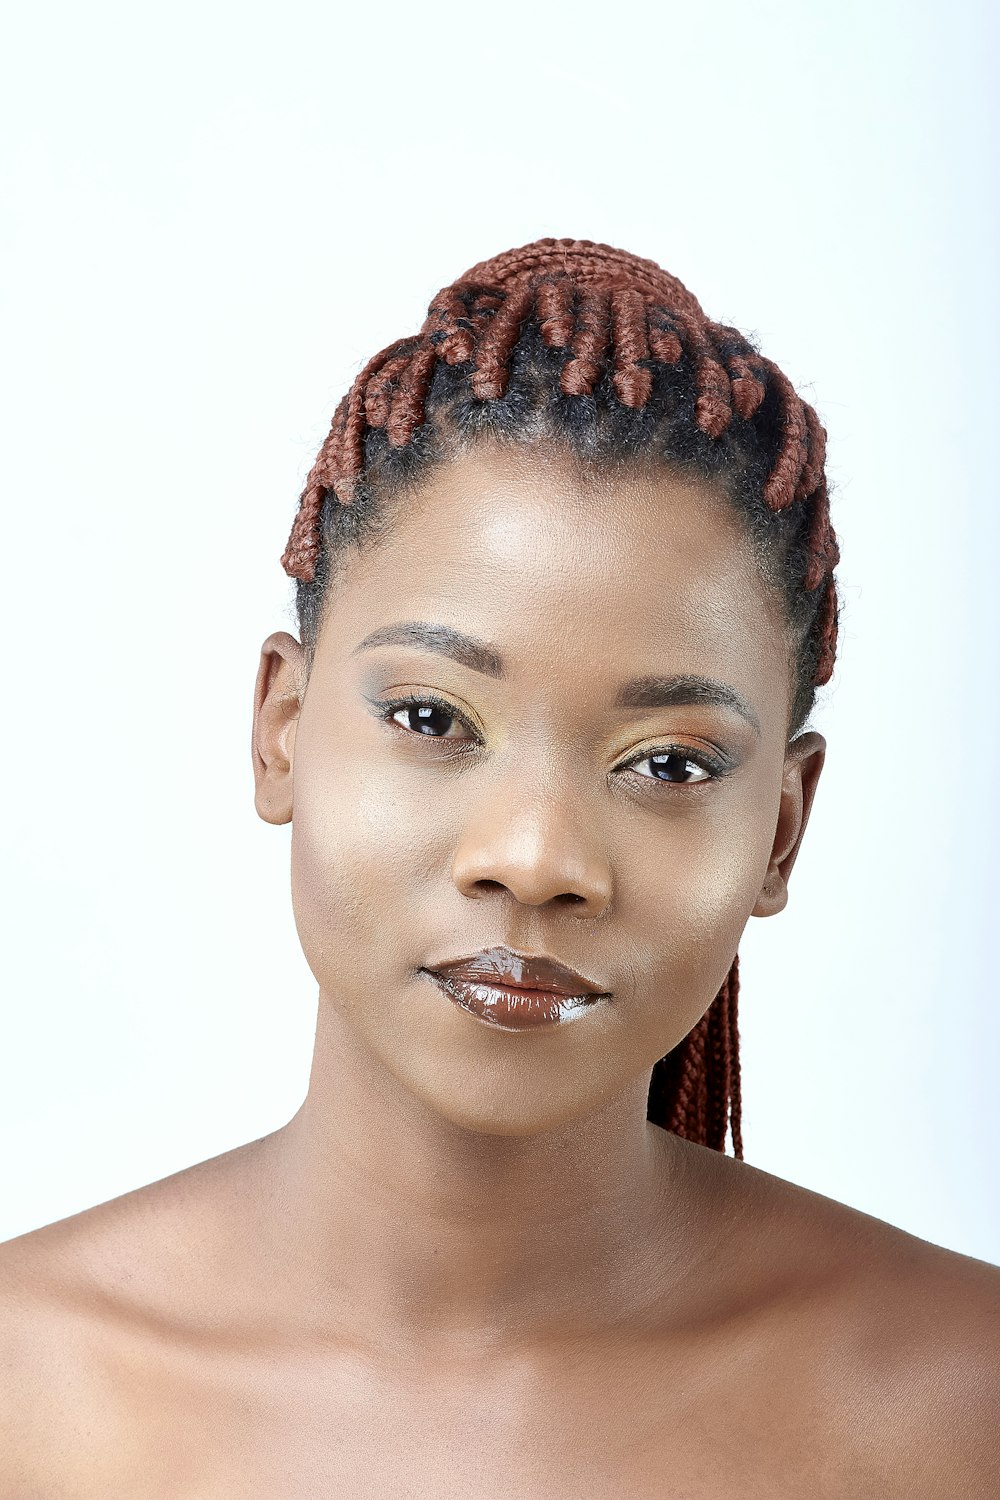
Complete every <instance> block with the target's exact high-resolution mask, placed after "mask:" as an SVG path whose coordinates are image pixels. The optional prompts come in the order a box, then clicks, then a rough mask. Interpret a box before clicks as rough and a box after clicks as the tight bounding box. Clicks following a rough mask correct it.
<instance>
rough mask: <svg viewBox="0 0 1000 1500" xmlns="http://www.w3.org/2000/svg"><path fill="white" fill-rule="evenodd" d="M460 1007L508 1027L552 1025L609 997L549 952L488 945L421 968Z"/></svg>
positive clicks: (582, 1012) (572, 1017) (505, 1027)
mask: <svg viewBox="0 0 1000 1500" xmlns="http://www.w3.org/2000/svg"><path fill="white" fill-rule="evenodd" d="M420 972H421V973H423V974H426V975H427V976H428V978H430V979H433V980H434V982H435V983H436V984H437V986H438V988H439V989H441V990H442V991H443V992H444V993H445V994H446V995H447V996H448V998H449V999H450V1000H452V1001H453V1002H454V1003H455V1004H456V1005H457V1006H459V1008H460V1009H462V1010H464V1011H467V1012H468V1013H469V1014H471V1015H474V1016H476V1017H477V1018H478V1019H479V1020H480V1021H485V1022H486V1024H487V1025H489V1026H496V1027H499V1028H500V1029H502V1030H504V1031H525V1030H532V1029H534V1028H536V1027H539V1026H553V1025H558V1024H560V1023H562V1022H566V1021H570V1020H575V1019H576V1018H577V1017H579V1016H582V1015H585V1014H586V1013H587V1011H588V1010H589V1009H591V1008H592V1007H593V1006H594V1005H595V1004H597V1002H598V1001H600V1000H608V999H610V998H611V992H610V991H609V990H603V989H601V987H600V986H599V985H597V984H595V983H594V982H593V981H592V980H589V979H586V978H585V977H584V976H583V975H582V974H578V973H577V972H576V970H575V969H570V968H568V967H567V966H566V965H565V964H561V963H558V962H557V960H555V959H554V958H550V957H549V956H548V955H546V954H527V953H517V952H515V950H514V949H512V948H507V947H496V948H488V949H484V950H482V951H481V952H479V953H475V954H472V955H471V956H469V957H467V958H460V959H455V960H452V961H449V962H446V963H442V964H437V965H435V966H434V967H433V968H430V967H427V968H423V969H421V971H420Z"/></svg>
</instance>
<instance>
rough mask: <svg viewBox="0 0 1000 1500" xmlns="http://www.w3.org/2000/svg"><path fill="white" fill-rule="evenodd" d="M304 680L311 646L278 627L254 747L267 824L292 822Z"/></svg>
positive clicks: (264, 651) (258, 800)
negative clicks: (293, 783) (297, 742)
mask: <svg viewBox="0 0 1000 1500" xmlns="http://www.w3.org/2000/svg"><path fill="white" fill-rule="evenodd" d="M304 681H305V648H304V647H303V645H302V644H301V642H300V641H297V640H296V639H295V637H294V636H292V635H289V634H288V632H287V631H285V630H278V631H275V632H274V633H273V634H272V635H269V636H268V638H267V640H266V641H265V642H264V644H263V646H262V647H261V652H260V665H259V667H258V669H257V681H256V684H255V686H254V701H253V735H252V739H251V747H250V748H251V754H252V756H253V774H254V784H255V788H256V791H255V795H254V805H255V806H256V808H257V812H258V814H259V815H260V817H261V818H263V820H264V822H265V823H290V822H291V821H292V781H293V775H292V767H293V762H294V749H295V730H296V726H297V724H298V718H299V713H300V711H301V708H302V696H303V692H304Z"/></svg>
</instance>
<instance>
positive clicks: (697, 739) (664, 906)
mask: <svg viewBox="0 0 1000 1500" xmlns="http://www.w3.org/2000/svg"><path fill="white" fill-rule="evenodd" d="M410 620H419V621H425V622H435V623H441V624H446V625H449V626H451V627H453V628H455V629H457V630H460V631H463V632H466V633H468V634H472V635H475V636H477V637H479V638H481V639H483V640H485V641H488V642H490V643H491V644H492V646H493V647H494V648H495V650H496V651H497V652H499V653H500V654H501V655H502V657H503V659H504V662H505V666H506V671H505V675H504V676H503V677H502V678H500V677H497V676H491V675H488V674H485V673H483V672H480V671H476V670H474V669H473V668H472V667H471V666H470V665H469V664H468V663H467V662H466V663H463V662H460V661H457V660H455V659H454V658H453V657H450V656H446V655H443V654H440V653H437V652H432V651H429V650H427V649H426V648H422V647H421V648H418V647H416V646H414V645H399V644H396V645H379V646H376V647H374V648H372V649H363V650H359V649H357V648H358V647H359V645H360V643H361V642H362V641H363V640H364V639H365V637H367V636H368V635H369V634H370V633H371V632H372V631H374V630H377V629H379V628H380V627H383V626H386V625H388V624H390V623H392V622H396V621H410ZM788 651H789V643H788V640H787V636H786V631H785V626H784V622H783V617H782V613H781V607H780V604H779V601H778V600H777V599H776V598H775V597H774V596H773V595H772V594H771V592H770V591H769V589H768V588H767V587H766V586H765V584H764V583H763V580H762V578H761V576H760V573H759V571H758V569H757V566H756V564H755V562H754V560H753V557H752V554H751V552H750V549H749V546H748V544H747V542H746V538H745V536H744V533H743V530H742V523H741V521H740V519H739V517H738V515H736V514H735V513H734V512H733V511H732V510H731V508H730V507H729V506H728V504H727V503H726V501H725V500H724V499H723V498H722V497H721V496H720V495H718V494H716V493H715V492H714V491H713V490H712V489H711V488H710V487H709V486H708V485H706V484H704V483H700V482H695V481H692V480H687V479H684V480H681V479H679V478H677V477H676V476H674V475H671V474H668V473H666V472H664V471H663V470H652V469H648V468H646V469H642V468H635V469H631V470H629V471H627V472H616V473H615V474H608V473H602V472H600V471H597V470H589V469H587V468H585V467H583V466H581V465H580V464H579V463H578V462H577V461H575V460H573V459H571V458H568V457H566V456H563V455H560V454H558V453H555V452H553V451H552V450H550V449H545V448H529V447H525V448H521V449H516V450H510V449H506V450H504V449H499V448H495V447H492V446H489V445H483V446H481V447H477V448H476V449H475V450H473V451H472V452H471V453H470V454H468V455H466V456H465V457H464V458H462V459H460V460H457V461H455V462H453V463H451V464H449V465H447V466H446V467H444V468H442V469H440V470H438V471H436V472H434V473H433V474H432V475H431V476H430V477H429V478H428V479H427V480H426V482H425V483H424V484H423V485H422V487H421V489H420V491H419V493H417V494H416V495H415V496H414V497H413V498H412V499H411V500H409V501H408V502H407V504H406V506H405V507H404V508H403V509H402V510H401V511H400V513H399V516H398V517H397V519H396V521H395V523H394V525H393V526H392V528H391V529H390V531H389V532H388V534H387V535H386V536H385V537H383V538H382V539H381V541H380V542H379V544H378V546H377V547H375V548H374V549H372V550H370V551H368V552H366V553H364V554H362V555H360V556H354V557H352V558H351V560H350V562H349V565H348V567H347V570H346V573H345V574H344V576H343V578H342V579H340V580H339V581H338V582H337V584H336V586H335V588H334V589H333V592H332V594H331V598H330V602H329V610H328V612H327V615H326V617H325V619H324V622H323V626H322V629H321V632H320V636H319V639H318V643H317V649H316V655H315V661H314V663H313V666H312V670H311V673H310V672H308V671H307V662H306V656H305V652H304V649H303V647H302V645H301V643H300V642H299V641H297V640H296V639H295V638H294V637H293V636H291V635H290V634H288V633H287V632H284V631H279V632H276V633H275V634H273V635H271V636H269V637H268V639H267V640H266V641H265V642H264V644H263V647H262V651H261V659H260V667H259V671H258V676H257V682H256V689H255V696H254V715H253V757H254V771H255V777H256V807H257V811H258V813H259V815H260V816H261V818H263V819H264V820H265V821H266V822H269V823H274V824H284V823H288V822H291V824H292V842H291V862H292V899H293V905H294V912H295V920H296V925H297V929H298V933H299V936H300V939H301V942H302V947H303V951H304V953H305V956H306V959H307V960H308V963H309V965H310V968H311V970H312V972H313V974H314V976H315V978H316V981H317V984H318V987H319V1011H318V1024H317V1031H316V1044H315V1051H314V1057H313V1063H312V1070H311V1075H310V1080H309V1088H308V1093H307V1096H306V1098H305V1100H304V1102H303V1104H302V1106H301V1108H300V1109H299V1110H298V1112H297V1113H296V1115H295V1116H294V1117H293V1118H292V1119H291V1120H290V1121H289V1122H288V1124H286V1125H285V1126H284V1127H282V1128H281V1129H279V1130H277V1131H275V1132H273V1133H272V1134H271V1135H269V1136H266V1137H264V1138H263V1139H261V1140H259V1141H254V1142H251V1143H249V1144H248V1145H247V1146H244V1147H241V1148H239V1149H238V1150H236V1151H233V1152H228V1153H225V1154H224V1155H223V1156H220V1157H216V1158H213V1159H211V1160H210V1161H208V1162H203V1163H200V1164H198V1165H197V1166H196V1167H192V1168H189V1169H187V1170H186V1171H184V1172H181V1173H177V1174H175V1175H174V1176H173V1177H170V1178H166V1179H164V1180H163V1181H161V1182H159V1183H154V1184H151V1185H150V1186H149V1187H145V1188H142V1189H139V1190H137V1191H136V1192H134V1193H130V1194H126V1195H124V1196H123V1197H122V1198H119V1199H115V1200H112V1202H111V1203H109V1204H103V1205H99V1206H98V1207H97V1208H95V1209H91V1210H88V1211H87V1212H86V1213H84V1214H80V1215H75V1216H73V1218H71V1219H67V1220H63V1221H60V1222H59V1223H58V1224H56V1225H51V1226H47V1227H46V1228H45V1229H42V1230H38V1231H34V1232H33V1233H32V1234H29V1235H25V1236H22V1237H21V1238H20V1239H19V1240H16V1241H11V1242H9V1243H8V1244H7V1245H6V1246H0V1277H2V1278H3V1281H4V1285H5V1288H6V1292H7V1296H6V1301H5V1303H4V1307H5V1309H6V1310H5V1312H4V1315H3V1316H4V1325H3V1331H4V1347H5V1348H6V1350H7V1351H8V1359H7V1363H6V1370H7V1373H6V1375H5V1376H4V1377H3V1385H2V1389H3V1393H4V1395H5V1401H4V1410H5V1412H6V1417H5V1420H6V1431H7V1444H6V1448H5V1449H3V1451H5V1452H6V1454H7V1457H6V1459H4V1460H0V1465H2V1464H3V1463H4V1462H5V1463H6V1464H7V1470H6V1473H5V1472H4V1470H3V1468H2V1467H0V1478H5V1480H6V1484H5V1485H4V1486H0V1492H2V1493H3V1494H7V1493H11V1494H17V1495H18V1496H21V1495H24V1496H35V1495H37V1496H45V1497H49V1496H53V1497H55V1496H63V1495H66V1496H69V1495H73V1496H90V1495H94V1496H97V1495H101V1496H106V1495H108V1494H111V1493H114V1494H124V1493H132V1492H133V1491H132V1490H130V1489H129V1487H128V1486H129V1483H130V1482H132V1483H134V1476H135V1475H136V1474H141V1475H142V1487H141V1493H142V1494H143V1495H146V1494H148V1495H151V1496H153V1495H155V1496H160V1495H163V1496H167V1495H169V1496H174V1495H178V1496H179V1495H184V1496H201V1495H205V1496H216V1497H217V1496H223V1495H234V1496H236V1495H240V1496H245V1495H250V1494H253V1495H258V1494H259V1495H261V1496H264V1495H266V1496H269V1497H277V1496H281V1497H286V1496H287V1497H291V1496H300V1495H301V1496H306V1495H314V1494H318V1493H323V1494H327V1493H336V1494H344V1495H352V1496H353V1495H389V1494H392V1495H406V1496H414V1497H416V1496H424V1495H428V1496H430V1495H434V1496H439V1495H452V1494H454V1495H461V1496H463V1497H476V1496H481V1497H483V1500H487V1497H499V1496H510V1495H514V1494H516V1495H518V1496H519V1497H525V1500H533V1497H536V1496H537V1497H542V1496H545V1497H549V1500H551V1497H555V1496H562V1495H565V1496H567V1497H568V1496H574V1497H579V1496H581V1495H586V1496H594V1497H604V1496H607V1497H611V1496H621V1495H625V1494H628V1495H635V1496H678V1497H680V1496H684V1497H687V1500H695V1497H704V1500H707V1497H715V1496H726V1497H730V1500H731V1497H732V1496H733V1495H734V1494H740V1495H741V1496H751V1495H760V1496H762V1497H763V1496H767V1497H769V1500H775V1497H781V1496H786V1495H787V1496H796V1497H801V1496H803V1495H809V1496H845V1497H847V1496H850V1497H857V1496H861V1495H869V1494H871V1495H878V1496H879V1497H883V1496H887V1497H891V1496H896V1495H899V1496H904V1495H905V1496H906V1497H907V1500H914V1497H918V1496H927V1497H931V1496H933V1497H941V1496H944V1495H958V1494H961V1495H962V1496H963V1497H969V1500H974V1497H978V1496H982V1497H986V1496H987V1495H989V1494H992V1493H993V1492H994V1491H993V1489H992V1488H991V1485H992V1484H993V1476H994V1472H995V1465H996V1463H997V1459H998V1457H1000V1455H998V1453H997V1450H996V1445H995V1440H994V1439H993V1437H992V1431H993V1423H992V1420H991V1417H992V1415H993V1413H994V1408H995V1402H996V1395H997V1386H996V1376H995V1368H996V1354H997V1334H996V1323H997V1317H998V1307H1000V1272H998V1271H997V1270H996V1268H994V1267H990V1266H987V1265H985V1264H984V1263H982V1262H979V1261H974V1260H972V1259H971V1258H969V1257H965V1256H959V1255H955V1254H953V1253H952V1252H949V1251H945V1250H942V1249H939V1248H938V1247H935V1246H932V1245H929V1244H927V1243H926V1242H924V1241H921V1240H918V1239H916V1238H914V1237H913V1236H910V1235H907V1234H905V1233H904V1232H902V1231H900V1230H897V1229H894V1228H892V1227H891V1226H888V1225H885V1224H882V1223H881V1222H880V1221H878V1220H875V1219H872V1218H870V1217H869V1216H867V1215H863V1214H859V1213H857V1212H855V1211H854V1210H851V1209H849V1208H847V1207H845V1206H844V1205H841V1204H836V1203H834V1202H832V1201H831V1200H829V1199H826V1198H823V1197H821V1196H820V1195H818V1194H813V1193H810V1192H807V1191H806V1190H804V1189H802V1188H798V1187H794V1186H793V1185H791V1184H788V1183H784V1182H782V1181H781V1180H780V1179H778V1178H775V1177H772V1176H771V1175H769V1174H768V1173H765V1172H761V1171H759V1170H758V1169H756V1168H754V1167H752V1166H750V1165H749V1164H747V1163H742V1162H737V1161H735V1160H734V1159H733V1158H731V1157H728V1156H723V1155H721V1154H720V1153H717V1152H714V1151H711V1150H708V1149H707V1148H704V1147H701V1146H698V1145H695V1144H693V1143H690V1142H685V1141H682V1140H680V1139H679V1138H678V1137H676V1136H673V1135H671V1134H669V1133H668V1132H666V1131H664V1130H662V1129H660V1128H659V1127H657V1126H655V1125H652V1124H650V1123H649V1122H648V1121H647V1120H646V1096H647V1091H648V1086H649V1077H650V1071H651V1069H652V1067H653V1064H654V1063H655V1062H656V1060H657V1059H658V1058H660V1057H662V1056H663V1055H664V1054H665V1053H666V1052H668V1051H669V1050H670V1049H671V1048H672V1047H673V1046H675V1045H676V1044H677V1042H679V1041H680V1040H681V1038H682V1037H683V1036H684V1035H686V1033H687V1032H688V1031H689V1030H690V1028H691V1027H692V1026H693V1025H694V1024H695V1022H696V1021H697V1020H698V1018H699V1017H700V1016H701V1015H702V1014H703V1013H704V1011H705V1010H706V1008H707V1007H708V1005H709V1004H710V1002H711V1000H712V999H713V998H714V996H715V994H716V993H717V991H718V989H719V987H720V985H721V983H722V981H723V979H724V977H725V975H726V973H727V971H728V969H729V967H730V964H731V962H732V959H733V956H734V954H735V953H736V951H737V947H738V944H739V940H740V936H741V934H742V932H743V930H744V928H745V926H746V924H747V921H748V919H749V918H750V917H751V916H756V917H768V916H773V915H775V914H776V913H778V912H780V911H781V910H782V909H783V908H784V906H785V904H786V902H787V899H788V881H789V876H790V873H791V870H792V867H793V864H794V862H795V859H796V856H797V853H798V849H799V847H800V843H801V839H802V836H803V833H804V831H805V828H806V825H807V822H808V817H809V812H810V808H811V806H812V803H813V798H814V796H815V792H816V788H817V784H818V781H819V777H820V773H821V771H822V767H823V762H824V757H825V752H826V743H825V740H824V738H823V736H822V735H820V734H818V733H815V732H812V731H810V732H807V733H805V734H802V735H800V736H799V737H797V738H796V739H795V740H794V741H793V742H792V743H791V744H789V743H788V739H787V728H788V712H789V703H790V697H791V676H790V672H789V666H788ZM668 672H670V673H672V672H683V673H699V674H704V675H705V676H708V677H710V678H713V679H715V680H717V681H721V682H723V683H725V684H728V685H729V686H730V687H732V688H734V689H735V690H736V692H737V693H738V694H739V695H740V696H741V697H742V698H743V699H744V700H745V702H746V703H747V704H748V705H749V707H750V709H751V711H752V714H753V716H754V717H755V719H756V720H757V723H758V726H759V728H754V727H752V726H751V724H749V723H748V722H747V721H746V720H745V719H744V718H743V717H741V716H740V715H739V714H738V713H737V712H735V711H734V710H733V709H731V708H727V707H720V706H717V705H711V704H707V703H704V702H702V703H697V704H688V705H674V706H671V707H659V708H645V709H634V708H633V709H628V710H615V709H613V708H612V707H611V705H612V702H613V699H614V696H615V692H616V690H617V688H618V686H619V684H620V682H621V680H622V679H624V678H626V677H633V676H639V675H643V674H664V673H668ZM428 691H429V692H432V693H434V694H436V695H438V696H443V697H445V698H446V699H448V700H449V702H450V703H451V704H452V705H454V709H455V712H456V715H457V716H458V717H456V719H455V720H449V719H448V717H447V715H441V716H439V720H438V723H439V725H440V726H441V734H440V737H437V738H435V737H433V736H429V735H423V734H419V733H417V732H416V731H415V730H413V729H412V728H411V727H408V725H412V723H413V719H412V717H408V716H407V714H406V713H405V711H402V710H400V711H398V712H397V713H396V716H395V722H384V721H383V720H382V719H380V718H379V717H378V714H377V713H376V712H375V711H373V706H372V703H371V702H369V701H368V700H375V701H376V706H377V705H378V704H382V705H384V704H385V702H386V701H387V700H389V699H391V698H392V697H394V696H402V695H403V694H404V693H410V694H412V695H413V696H414V697H417V698H419V697H420V695H421V694H422V693H426V692H428ZM462 720H464V721H465V722H464V723H463V722H462ZM666 745H679V746H682V747H684V748H685V749H686V750H690V751H694V752H700V751H705V750H708V751H714V752H717V753H721V755H722V756H723V758H724V759H725V760H726V762H727V765H728V766H729V768H730V769H729V774H727V775H725V776H720V777H718V779H711V778H709V779H704V773H703V772H701V771H700V770H698V769H697V768H691V767H690V766H689V769H688V775H689V777H690V778H692V781H691V783H690V784H684V783H681V782H676V781H675V782H674V783H673V784H671V783H669V782H664V781H660V780H657V779H656V778H655V776H654V774H653V771H652V766H651V764H650V763H649V762H648V761H644V760H643V756H644V755H646V756H648V755H650V754H651V753H653V752H654V751H656V750H660V749H662V748H663V747H664V746H666ZM695 778H697V779H695ZM494 943H508V944H509V945H511V946H513V947H518V948H522V949H526V950H529V951H531V952H543V953H547V954H550V955H553V956H555V957H556V958H558V959H559V960H561V961H562V962H564V963H567V964H569V965H570V966H572V967H574V968H576V969H578V970H580V971H581V972H582V973H583V974H585V975H587V976H588V977H589V978H591V979H593V980H595V981H596V982H598V983H599V984H600V986H601V988H602V989H606V990H609V991H610V992H611V995H612V998H611V1000H610V1001H609V1002H608V1003H604V1004H601V1005H599V1006H595V1007H593V1008H591V1009H590V1010H589V1011H588V1012H587V1014H586V1015H585V1016H584V1017H583V1018H581V1019H580V1020H578V1021H574V1022H573V1023H571V1024H569V1025H565V1026H559V1027H555V1028H552V1029H549V1030H546V1031H542V1032H534V1033H520V1034H511V1033H506V1032H502V1031H498V1030H495V1029H491V1028H488V1027H486V1026H484V1025H483V1024H482V1023H480V1022H478V1021H476V1020H475V1019H473V1018H472V1017H471V1016H469V1015H467V1014H466V1013H464V1012H463V1011H461V1010H460V1009H458V1008H457V1007H455V1006H454V1005H452V1004H451V1003H450V1002H449V1001H448V1000H447V999H446V998H445V997H444V996H443V995H442V994H441V993H440V992H439V991H438V990H437V988H436V987H435V986H433V985H432V984H431V983H430V982H429V981H427V980H426V979H425V978H424V977H422V976H421V975H420V974H419V972H418V970H419V967H420V966H421V965H433V964H436V963H440V962H442V961H444V960H446V959H449V958H454V957H458V956H460V955H464V954H469V953H472V952H475V951H477V950H478V949H480V948H483V947H487V946H490V945H492V944H494ZM26 1393H27V1395H26ZM2 1447H3V1445H2V1444H0V1448H2ZM128 1476H132V1479H131V1481H130V1480H129V1478H128Z"/></svg>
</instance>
